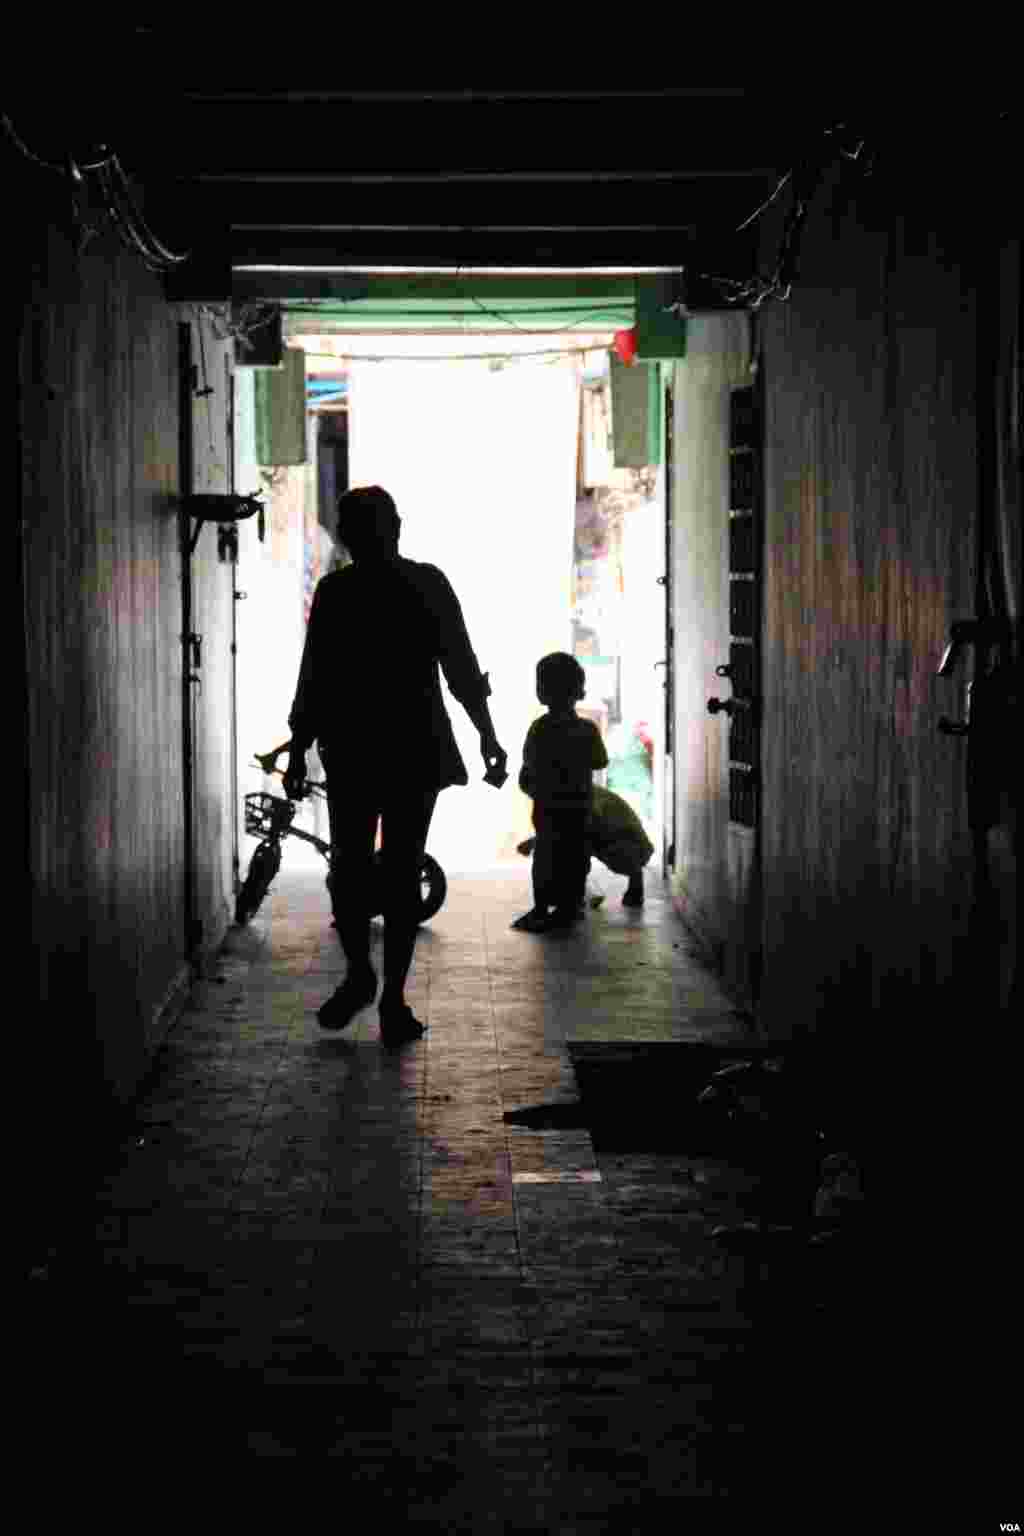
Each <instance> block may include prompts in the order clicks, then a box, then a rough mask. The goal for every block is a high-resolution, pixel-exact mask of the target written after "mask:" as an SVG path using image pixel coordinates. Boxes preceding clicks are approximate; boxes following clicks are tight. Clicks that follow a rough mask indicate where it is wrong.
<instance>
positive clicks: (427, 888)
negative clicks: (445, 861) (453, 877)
mask: <svg viewBox="0 0 1024 1536" xmlns="http://www.w3.org/2000/svg"><path fill="white" fill-rule="evenodd" d="M420 895H421V897H422V899H423V905H422V907H421V908H420V922H421V923H425V922H427V921H428V920H429V919H430V918H432V917H433V915H434V913H435V912H440V910H441V908H442V907H443V906H444V899H445V897H446V896H447V895H448V880H447V877H446V875H445V872H444V870H443V869H442V868H441V866H440V864H439V863H438V862H437V860H436V859H432V858H431V857H430V854H429V853H425V854H424V855H423V863H422V864H421V866H420Z"/></svg>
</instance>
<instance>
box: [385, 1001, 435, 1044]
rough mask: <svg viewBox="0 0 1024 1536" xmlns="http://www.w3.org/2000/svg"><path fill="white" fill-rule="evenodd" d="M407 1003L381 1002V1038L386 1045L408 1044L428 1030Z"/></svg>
mask: <svg viewBox="0 0 1024 1536" xmlns="http://www.w3.org/2000/svg"><path fill="white" fill-rule="evenodd" d="M426 1027H427V1026H426V1025H425V1024H421V1023H420V1021H419V1019H417V1018H416V1017H415V1015H414V1014H413V1011H412V1009H411V1008H410V1007H409V1005H408V1004H407V1003H383V1002H382V1003H381V1008H380V1038H381V1041H382V1042H383V1044H384V1045H387V1046H395V1045H408V1043H409V1042H410V1040H419V1039H421V1038H422V1036H423V1034H424V1033H425V1031H426Z"/></svg>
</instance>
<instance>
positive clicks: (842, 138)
mask: <svg viewBox="0 0 1024 1536" xmlns="http://www.w3.org/2000/svg"><path fill="white" fill-rule="evenodd" d="M822 132H823V134H824V136H825V138H826V139H831V140H832V141H833V142H832V144H831V145H827V144H826V145H823V146H822V148H821V151H820V152H819V153H818V154H814V155H809V156H808V157H807V158H806V159H805V160H804V161H802V162H801V163H800V164H798V165H794V166H791V167H790V169H789V170H788V171H786V173H785V174H784V175H783V176H781V177H780V178H779V181H778V182H777V184H776V186H775V189H774V191H773V192H771V193H770V195H769V196H768V197H766V198H765V200H764V202H763V203H761V204H760V206H759V207H757V208H755V209H754V211H753V213H751V214H749V215H748V217H747V218H745V219H744V220H743V222H742V223H741V224H738V225H737V226H736V228H735V230H734V231H733V233H734V234H737V235H738V234H742V232H743V231H744V230H746V229H749V228H750V227H751V225H753V224H755V223H756V222H757V221H758V219H760V218H761V217H762V215H763V214H764V213H765V212H766V211H767V210H768V209H769V208H770V207H771V206H772V205H773V204H774V203H775V202H777V200H778V198H779V197H780V196H781V194H782V192H783V190H784V188H785V187H787V186H789V187H790V188H791V192H792V201H791V204H790V209H789V213H788V214H787V216H786V222H785V225H784V226H783V231H782V236H781V238H780V242H779V250H778V255H777V257H776V260H775V266H774V268H773V270H772V273H771V275H770V276H769V277H763V276H762V275H761V274H760V273H756V272H755V273H754V274H753V275H752V276H751V277H748V278H743V279H737V278H733V277H726V276H724V275H722V274H720V273H712V272H697V273H695V276H697V277H699V278H700V279H701V280H702V281H704V282H708V283H711V284H712V285H713V286H714V287H715V288H717V289H718V291H719V293H720V294H721V296H722V298H723V300H724V302H725V303H726V304H735V305H738V306H742V307H744V308H747V309H752V310H756V309H759V308H760V307H761V305H762V304H764V303H766V302H767V301H768V300H770V299H777V300H779V301H780V302H782V303H785V302H786V301H787V300H788V299H789V297H790V295H791V293H792V291H793V283H794V281H795V279H796V274H797V258H798V254H799V245H800V237H801V235H802V233H803V228H804V224H805V223H806V221H807V215H808V212H809V211H810V205H811V200H812V198H813V196H814V193H815V191H816V190H817V187H818V183H819V181H820V179H821V176H822V175H823V173H824V170H825V167H826V165H827V164H828V162H829V160H831V159H834V158H835V157H836V156H837V155H838V156H840V157H841V158H842V159H844V160H850V161H857V160H861V171H862V174H863V175H865V176H869V175H870V174H871V172H872V170H873V169H874V164H873V160H872V157H871V155H870V154H867V153H865V149H866V140H865V139H863V138H860V137H858V136H857V135H853V136H852V137H851V135H850V130H849V126H848V124H846V123H842V122H840V123H832V124H831V125H830V126H829V127H827V128H825V129H823V130H822ZM862 156H863V159H862ZM666 309H667V310H670V311H672V312H673V313H676V314H680V313H682V314H685V313H686V309H687V306H686V302H685V299H683V300H680V301H677V302H675V303H673V304H669V305H666Z"/></svg>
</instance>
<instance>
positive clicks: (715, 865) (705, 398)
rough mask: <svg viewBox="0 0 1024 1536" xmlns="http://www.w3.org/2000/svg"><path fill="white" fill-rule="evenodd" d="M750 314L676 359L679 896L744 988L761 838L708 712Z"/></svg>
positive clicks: (716, 686)
mask: <svg viewBox="0 0 1024 1536" xmlns="http://www.w3.org/2000/svg"><path fill="white" fill-rule="evenodd" d="M749 362H750V342H749V327H748V321H747V318H746V316H745V315H707V316H694V317H692V318H691V319H690V320H689V321H688V323H687V346H686V358H685V360H684V361H682V362H679V363H677V364H676V366H675V377H674V381H673V395H674V402H675V413H674V414H675V420H674V422H673V423H672V424H671V430H672V432H673V434H674V440H673V451H674V475H673V498H672V499H673V518H674V529H675V534H674V561H673V565H674V569H673V578H672V600H673V624H674V629H675V796H676V808H677V810H676V817H677V819H676V862H675V870H674V872H673V874H672V875H671V882H672V895H673V900H674V902H675V904H676V907H677V909H678V911H679V912H680V915H681V916H682V917H683V919H684V921H685V922H686V923H687V925H688V926H689V927H690V928H691V929H693V931H694V932H695V933H696V934H697V935H698V936H699V937H700V938H701V940H702V941H703V943H704V945H705V947H706V948H707V950H708V952H709V953H710V954H711V955H712V956H713V957H714V958H715V960H716V962H717V963H718V964H719V965H720V966H721V967H722V969H723V971H724V973H725V975H726V978H727V979H728V980H730V982H731V983H732V984H733V985H734V986H735V987H736V990H737V993H738V994H740V995H741V994H742V992H743V986H744V981H743V973H744V971H745V966H744V955H745V953H746V947H747V946H746V939H745V934H746V928H747V925H748V922H749V914H750V903H751V901H752V900H756V891H753V890H752V881H753V879H754V861H753V854H754V834H753V832H752V831H750V830H748V829H747V828H744V827H738V826H734V825H731V824H730V822H729V756H728V749H729V728H728V719H727V717H726V716H724V715H721V716H717V717H715V718H712V717H711V716H710V715H709V714H708V710H707V701H708V699H709V698H710V697H711V696H712V695H713V694H717V695H718V696H720V697H723V698H728V697H729V696H730V691H729V685H728V683H727V682H723V681H722V680H721V679H720V678H717V677H716V676H715V668H716V667H717V666H718V665H719V664H721V663H724V662H728V660H729V397H730V392H731V391H732V390H733V389H735V388H738V387H739V386H741V385H745V384H749V383H750V378H751V376H750V371H749Z"/></svg>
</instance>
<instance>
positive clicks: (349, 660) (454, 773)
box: [288, 556, 490, 789]
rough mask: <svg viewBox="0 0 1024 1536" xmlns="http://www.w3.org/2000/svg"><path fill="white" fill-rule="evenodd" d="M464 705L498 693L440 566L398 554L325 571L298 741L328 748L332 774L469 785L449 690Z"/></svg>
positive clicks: (312, 624)
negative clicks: (445, 691) (482, 666)
mask: <svg viewBox="0 0 1024 1536" xmlns="http://www.w3.org/2000/svg"><path fill="white" fill-rule="evenodd" d="M442 671H443V673H444V677H445V681H446V682H447V684H448V687H449V688H450V689H451V691H452V693H453V694H454V695H455V697H456V698H457V699H458V700H459V702H460V703H462V704H469V705H473V704H475V703H477V702H478V701H479V700H482V699H485V698H486V697H487V695H488V694H489V693H490V688H489V686H488V683H487V679H486V677H485V676H484V674H483V673H481V671H480V668H479V666H478V664H477V659H476V656H475V655H474V653H473V648H472V646H471V645H470V642H469V636H468V634H467V633H466V625H465V621H464V620H463V617H462V609H461V608H460V606H459V602H458V599H457V598H456V596H455V593H454V591H453V590H452V587H451V584H450V582H449V581H448V579H447V577H446V576H445V575H444V574H443V572H441V571H440V570H438V568H437V566H435V565H427V564H424V563H422V562H420V561H416V560H406V559H404V558H403V557H402V556H397V557H396V558H395V559H394V560H389V561H358V562H356V563H354V564H352V565H349V566H346V567H345V568H344V569H343V570H340V571H332V572H331V573H330V574H329V575H327V576H324V577H323V578H322V580H321V581H320V582H319V584H318V585H317V588H316V591H315V592H314V594H313V602H312V605H311V608H310V615H309V624H308V626H307V629H306V644H305V648H304V650H303V655H302V665H301V668H300V670H299V682H298V687H297V689H296V694H295V702H294V703H293V705H292V710H291V714H290V715H289V717H288V723H289V726H290V727H291V732H292V740H293V742H294V743H295V745H296V747H298V748H299V749H303V750H304V749H306V748H308V746H309V745H310V743H311V742H313V741H314V740H315V741H317V742H319V743H320V744H321V745H322V746H323V747H325V748H326V749H327V754H328V756H329V758H330V762H331V775H332V777H338V776H342V775H343V776H344V777H346V778H350V777H352V778H357V779H367V778H369V779H370V780H373V779H374V778H377V777H387V778H388V779H393V778H394V777H399V778H401V779H402V781H403V782H409V783H415V784H418V785H422V786H423V787H424V788H430V789H444V788H446V787H447V786H448V785H450V784H468V783H469V775H468V773H467V771H466V765H465V763H464V761H463V759H462V754H461V753H460V751H459V749H458V745H457V744H456V741H455V735H454V732H453V731H452V725H451V720H450V719H449V717H448V711H447V710H446V708H445V704H444V699H443V696H442V693H441V679H440V672H442Z"/></svg>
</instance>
